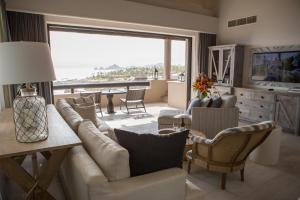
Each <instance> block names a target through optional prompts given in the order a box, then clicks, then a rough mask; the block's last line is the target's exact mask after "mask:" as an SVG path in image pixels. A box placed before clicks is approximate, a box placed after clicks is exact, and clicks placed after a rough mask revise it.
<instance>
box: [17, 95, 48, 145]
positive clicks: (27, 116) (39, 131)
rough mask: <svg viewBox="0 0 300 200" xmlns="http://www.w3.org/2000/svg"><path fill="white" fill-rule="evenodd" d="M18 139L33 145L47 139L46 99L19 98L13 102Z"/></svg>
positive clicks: (33, 97)
mask: <svg viewBox="0 0 300 200" xmlns="http://www.w3.org/2000/svg"><path fill="white" fill-rule="evenodd" d="M13 111H14V121H15V129H16V139H17V141H18V142H23V143H31V142H38V141H42V140H45V139H47V137H48V123H47V113H46V106H45V99H44V98H43V97H40V96H24V97H17V98H15V100H14V102H13Z"/></svg>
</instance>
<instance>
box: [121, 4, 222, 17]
mask: <svg viewBox="0 0 300 200" xmlns="http://www.w3.org/2000/svg"><path fill="white" fill-rule="evenodd" d="M126 1H133V2H138V3H144V4H148V5H153V6H159V7H164V8H170V9H176V10H181V11H186V12H192V13H197V14H202V15H208V16H216V15H217V2H218V0H126Z"/></svg>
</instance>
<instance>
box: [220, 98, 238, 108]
mask: <svg viewBox="0 0 300 200" xmlns="http://www.w3.org/2000/svg"><path fill="white" fill-rule="evenodd" d="M221 98H222V105H221V108H233V107H235V104H236V101H237V98H236V96H235V95H222V96H221Z"/></svg>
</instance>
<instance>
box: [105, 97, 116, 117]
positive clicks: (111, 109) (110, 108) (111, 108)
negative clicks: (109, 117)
mask: <svg viewBox="0 0 300 200" xmlns="http://www.w3.org/2000/svg"><path fill="white" fill-rule="evenodd" d="M106 96H107V101H108V103H107V113H108V114H112V113H115V110H114V103H113V98H114V95H113V94H107V95H106Z"/></svg>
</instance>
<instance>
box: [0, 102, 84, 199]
mask: <svg viewBox="0 0 300 200" xmlns="http://www.w3.org/2000/svg"><path fill="white" fill-rule="evenodd" d="M47 115H48V130H49V136H48V138H47V140H45V141H41V142H36V143H19V142H18V141H16V136H15V125H14V122H13V114H12V111H11V110H5V111H4V112H2V113H0V170H2V171H3V173H4V174H5V175H6V176H8V177H9V178H11V179H13V180H14V181H15V182H16V183H17V184H18V185H19V186H20V187H21V188H22V189H23V190H24V191H25V192H26V199H54V197H53V196H52V195H51V194H49V193H48V191H47V189H48V187H49V185H50V183H51V181H52V179H53V177H54V176H55V175H56V173H57V172H58V170H59V167H60V165H61V163H62V161H63V160H64V158H65V156H66V154H67V152H68V151H69V150H70V149H71V148H72V147H74V146H76V145H80V144H81V141H80V139H79V138H78V137H77V135H76V134H75V133H74V132H73V131H72V129H71V128H70V127H69V126H68V125H67V123H66V122H65V121H64V120H63V118H62V117H61V116H60V115H59V113H58V112H57V110H56V109H55V107H54V105H48V106H47ZM37 153H41V154H43V155H44V156H45V158H46V159H47V163H46V165H45V166H44V168H43V169H42V170H41V172H40V173H39V169H38V166H37V161H36V154H37ZM27 155H31V156H32V160H33V174H30V173H28V172H27V171H26V170H25V169H23V168H22V167H21V163H22V160H23V159H21V161H18V159H16V158H19V157H21V158H22V157H23V158H24V157H25V156H27Z"/></svg>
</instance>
